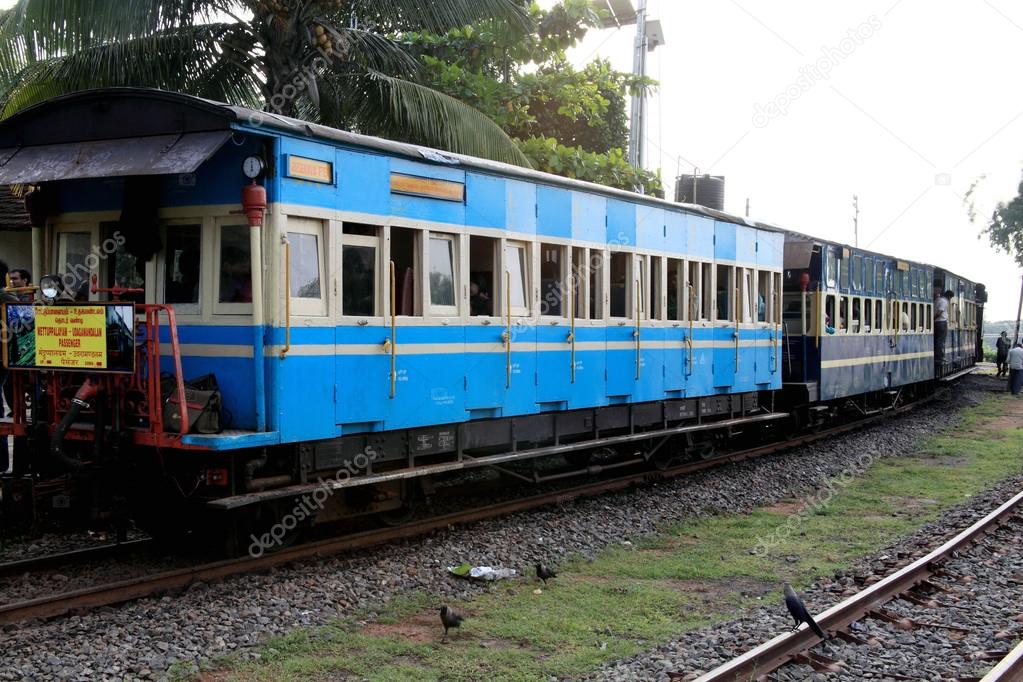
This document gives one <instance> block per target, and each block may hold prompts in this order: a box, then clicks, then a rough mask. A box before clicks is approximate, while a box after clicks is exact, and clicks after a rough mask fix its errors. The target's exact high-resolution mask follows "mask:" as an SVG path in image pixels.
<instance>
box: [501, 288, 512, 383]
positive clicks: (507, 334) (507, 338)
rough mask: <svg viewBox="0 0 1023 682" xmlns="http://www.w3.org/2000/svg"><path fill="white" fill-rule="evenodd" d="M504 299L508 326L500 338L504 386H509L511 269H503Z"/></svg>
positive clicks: (510, 359)
mask: <svg viewBox="0 0 1023 682" xmlns="http://www.w3.org/2000/svg"><path fill="white" fill-rule="evenodd" d="M504 275H505V292H506V293H505V301H506V306H505V307H506V309H507V313H508V326H507V327H506V328H505V330H504V333H503V334H501V339H502V340H503V341H504V344H505V347H506V348H507V363H508V368H507V376H506V378H505V382H504V387H505V388H511V376H512V305H511V270H505V272H504Z"/></svg>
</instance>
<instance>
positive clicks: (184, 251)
mask: <svg viewBox="0 0 1023 682" xmlns="http://www.w3.org/2000/svg"><path fill="white" fill-rule="evenodd" d="M164 243H165V244H166V247H165V248H164V251H163V253H164V262H163V269H164V270H163V300H164V302H165V303H171V304H174V306H175V307H174V309H175V311H176V312H177V313H178V314H181V313H184V314H197V313H199V292H200V287H199V282H200V275H201V272H202V269H201V268H200V263H201V262H202V226H200V225H168V226H167V228H166V233H165V240H164Z"/></svg>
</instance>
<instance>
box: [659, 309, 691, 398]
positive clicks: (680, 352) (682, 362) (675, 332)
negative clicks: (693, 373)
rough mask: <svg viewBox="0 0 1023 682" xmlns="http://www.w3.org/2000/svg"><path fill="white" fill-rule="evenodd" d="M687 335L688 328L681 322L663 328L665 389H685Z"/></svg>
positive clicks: (687, 366) (687, 365) (687, 352)
mask: <svg viewBox="0 0 1023 682" xmlns="http://www.w3.org/2000/svg"><path fill="white" fill-rule="evenodd" d="M672 324H674V323H672ZM688 335H689V330H688V329H687V328H686V327H683V326H682V325H681V324H680V325H679V326H678V327H667V328H666V329H665V330H664V342H665V349H664V390H665V391H681V390H683V389H685V385H686V372H687V371H688V369H689V364H688V356H689V347H688V345H687V344H686V338H687V337H688Z"/></svg>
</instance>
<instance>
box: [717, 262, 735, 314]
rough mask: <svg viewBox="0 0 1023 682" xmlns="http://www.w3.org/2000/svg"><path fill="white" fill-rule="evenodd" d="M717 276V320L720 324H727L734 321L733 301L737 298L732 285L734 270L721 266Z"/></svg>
mask: <svg viewBox="0 0 1023 682" xmlns="http://www.w3.org/2000/svg"><path fill="white" fill-rule="evenodd" d="M716 274H717V281H716V282H715V287H714V291H715V299H714V300H715V311H714V312H715V319H716V320H718V321H719V322H727V321H730V320H731V319H732V299H733V298H735V287H734V286H733V284H732V278H733V277H734V274H735V273H734V268H732V267H731V266H728V265H719V266H718V267H717V273H716Z"/></svg>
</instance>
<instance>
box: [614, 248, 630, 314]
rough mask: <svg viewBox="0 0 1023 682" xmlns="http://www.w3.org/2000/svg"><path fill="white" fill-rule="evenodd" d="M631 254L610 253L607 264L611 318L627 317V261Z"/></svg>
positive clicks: (628, 306)
mask: <svg viewBox="0 0 1023 682" xmlns="http://www.w3.org/2000/svg"><path fill="white" fill-rule="evenodd" d="M631 257H632V254H629V253H621V252H612V253H611V259H610V262H609V268H608V270H609V273H608V274H609V275H610V277H609V279H610V291H609V292H608V293H609V294H610V301H611V305H610V307H611V317H617V318H621V317H628V316H629V309H630V308H631V307H632V306H630V305H629V270H630V268H629V259H630V258H631Z"/></svg>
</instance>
